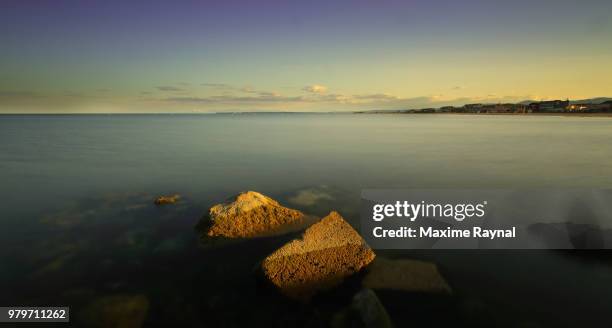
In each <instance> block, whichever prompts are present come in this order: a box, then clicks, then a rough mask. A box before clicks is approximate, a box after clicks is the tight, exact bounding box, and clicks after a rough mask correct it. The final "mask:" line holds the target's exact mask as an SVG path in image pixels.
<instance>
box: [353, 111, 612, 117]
mask: <svg viewBox="0 0 612 328" xmlns="http://www.w3.org/2000/svg"><path fill="white" fill-rule="evenodd" d="M354 114H394V115H465V116H472V115H475V116H569V117H612V113H563V112H560V113H419V112H416V113H414V112H391V111H390V112H354Z"/></svg>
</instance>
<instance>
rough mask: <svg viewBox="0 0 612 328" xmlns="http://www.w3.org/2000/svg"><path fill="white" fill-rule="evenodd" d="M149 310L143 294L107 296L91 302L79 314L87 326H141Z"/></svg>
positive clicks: (135, 327) (101, 327)
mask: <svg viewBox="0 0 612 328" xmlns="http://www.w3.org/2000/svg"><path fill="white" fill-rule="evenodd" d="M148 310H149V300H148V299H147V298H146V297H145V296H143V295H114V296H106V297H102V298H99V299H97V300H94V301H93V302H91V303H90V304H89V305H88V306H87V307H86V308H85V309H84V310H83V311H82V312H81V313H80V315H79V318H80V322H81V324H82V325H83V326H86V327H100V328H103V327H119V328H137V327H141V326H142V324H143V322H144V320H145V318H146V316H147V312H148Z"/></svg>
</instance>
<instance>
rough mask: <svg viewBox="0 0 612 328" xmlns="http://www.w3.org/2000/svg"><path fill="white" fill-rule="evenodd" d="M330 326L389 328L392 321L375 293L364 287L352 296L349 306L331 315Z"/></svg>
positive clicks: (340, 327)
mask: <svg viewBox="0 0 612 328" xmlns="http://www.w3.org/2000/svg"><path fill="white" fill-rule="evenodd" d="M330 326H331V327H333V328H349V327H365V328H379V327H382V328H391V327H393V322H392V321H391V318H390V317H389V314H388V313H387V310H386V309H385V307H384V306H383V304H382V303H381V302H380V299H379V298H378V296H376V293H374V291H373V290H371V289H367V288H365V289H362V290H361V291H359V292H358V293H357V294H355V296H353V301H352V302H351V305H350V307H347V308H344V309H343V310H342V311H340V312H338V313H336V314H335V315H334V316H333V318H332V322H331V325H330Z"/></svg>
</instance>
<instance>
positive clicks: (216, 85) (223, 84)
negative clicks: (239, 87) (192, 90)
mask: <svg viewBox="0 0 612 328" xmlns="http://www.w3.org/2000/svg"><path fill="white" fill-rule="evenodd" d="M200 85H201V86H203V87H209V88H232V87H231V86H230V85H227V84H225V83H201V84H200Z"/></svg>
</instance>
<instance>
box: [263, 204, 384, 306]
mask: <svg viewBox="0 0 612 328" xmlns="http://www.w3.org/2000/svg"><path fill="white" fill-rule="evenodd" d="M374 257H376V255H375V254H374V252H373V251H372V249H371V248H370V247H369V246H368V245H367V244H366V242H365V241H364V240H363V238H361V236H360V235H359V234H358V233H357V231H355V230H354V229H353V228H352V227H351V225H349V224H348V223H347V222H346V221H344V219H343V218H342V217H341V216H340V214H338V213H336V212H331V213H330V214H329V215H328V216H326V217H325V218H323V219H322V220H321V221H320V222H318V223H316V224H314V225H312V226H311V227H309V228H308V229H306V231H305V232H304V234H303V235H302V237H301V239H294V240H292V241H290V242H289V243H287V244H285V245H284V246H282V247H281V248H279V249H278V250H276V251H275V252H274V253H272V254H270V255H269V256H268V257H266V258H265V259H264V260H263V262H262V270H263V274H264V276H265V278H266V279H267V280H269V281H270V282H271V283H272V284H273V285H275V286H276V287H277V288H279V289H280V291H281V292H282V293H283V294H285V295H287V296H288V297H290V298H293V299H296V300H301V301H308V300H309V299H310V298H311V297H312V296H314V295H315V294H316V293H317V292H320V291H323V290H327V289H330V288H332V287H334V286H336V285H338V284H340V283H341V282H342V281H343V280H344V278H345V277H348V276H350V275H352V274H354V273H356V272H358V271H360V270H361V269H362V268H363V267H365V266H366V265H368V264H369V263H370V262H371V261H372V260H374Z"/></svg>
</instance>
